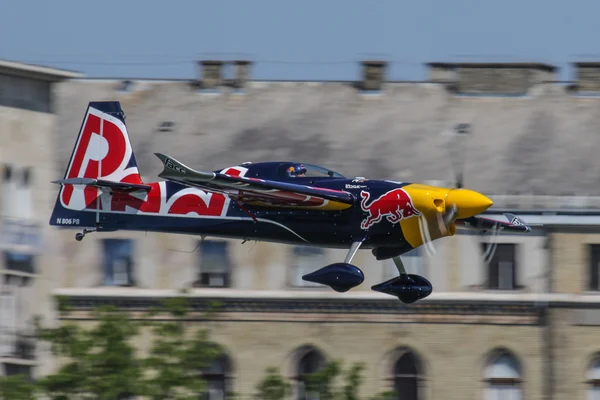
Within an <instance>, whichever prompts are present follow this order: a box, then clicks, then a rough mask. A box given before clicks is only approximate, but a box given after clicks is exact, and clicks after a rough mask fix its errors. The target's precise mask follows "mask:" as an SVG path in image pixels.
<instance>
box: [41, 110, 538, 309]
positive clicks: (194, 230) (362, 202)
mask: <svg viewBox="0 0 600 400" xmlns="http://www.w3.org/2000/svg"><path fill="white" fill-rule="evenodd" d="M155 154H156V156H157V157H158V159H159V160H160V161H161V162H162V164H163V171H162V172H161V173H160V174H159V177H161V178H163V179H164V180H163V181H158V182H152V183H146V182H143V181H142V178H141V176H140V172H139V170H138V166H137V163H136V159H135V155H134V152H133V149H132V147H131V142H130V140H129V136H128V132H127V128H126V125H125V114H124V112H123V110H122V109H121V105H120V103H119V102H116V101H108V102H91V103H89V105H88V108H87V112H86V114H85V117H84V119H83V123H82V125H81V129H80V132H79V136H78V138H77V141H76V144H75V148H74V150H73V153H72V155H71V159H70V161H69V164H68V167H67V171H66V173H65V176H64V178H63V179H61V180H58V181H55V183H58V184H60V185H61V188H60V191H59V193H58V197H57V200H56V204H55V207H54V210H53V212H52V216H51V218H50V224H51V225H54V226H60V227H77V228H80V229H81V228H83V232H82V233H78V234H77V236H76V238H77V239H78V240H81V239H83V237H84V236H85V234H86V233H90V232H102V231H104V232H107V231H118V230H129V231H151V232H167V233H179V234H191V235H199V236H203V237H204V236H214V237H221V238H236V239H242V240H256V241H269V242H277V243H286V244H304V245H311V246H320V247H330V248H346V249H349V253H348V257H346V260H345V262H344V263H337V264H332V265H329V266H326V267H324V268H322V269H320V270H318V271H315V272H313V273H311V274H308V275H306V276H305V277H304V278H305V279H306V280H310V281H313V282H319V283H323V284H326V285H329V286H330V287H332V288H333V289H334V290H337V291H339V292H345V291H347V290H349V289H351V288H352V287H355V286H357V285H358V284H360V283H362V282H363V280H364V275H363V273H362V271H361V270H360V269H358V268H357V267H355V266H353V265H351V264H350V262H351V260H352V258H353V257H354V255H355V253H356V251H357V250H358V249H359V248H365V249H372V251H373V254H374V255H375V256H376V258H377V259H386V258H394V261H395V262H396V265H397V266H398V270H399V272H400V276H399V277H398V278H394V279H392V280H390V281H387V282H383V283H381V284H379V285H375V286H373V287H372V289H373V290H377V291H380V292H384V293H388V294H392V295H394V296H397V297H399V298H400V299H401V300H402V301H404V302H407V303H411V302H413V301H416V300H418V299H421V298H424V297H426V296H428V295H429V294H430V293H431V290H432V288H431V284H430V283H429V282H428V281H427V280H426V279H425V278H424V277H420V276H417V275H412V274H407V273H406V271H405V269H404V267H403V265H402V263H401V260H400V258H399V256H400V255H401V254H403V253H405V252H407V251H409V250H411V249H413V248H416V247H418V246H420V245H422V244H423V243H424V242H426V241H427V240H435V239H438V238H441V237H445V236H450V235H453V234H454V232H455V222H456V223H457V224H460V223H462V225H463V226H466V227H477V229H489V228H490V227H492V226H498V224H500V225H501V226H503V227H505V228H508V229H512V230H515V231H524V232H525V231H529V229H530V228H529V227H528V226H526V225H524V224H523V223H522V221H520V220H519V219H518V218H517V217H515V218H517V219H514V220H513V221H512V222H502V221H490V220H486V219H484V218H481V217H478V216H476V215H475V214H477V213H480V212H482V211H484V210H485V209H487V208H488V207H489V206H491V204H492V202H491V201H490V200H489V199H487V198H486V197H485V196H483V195H481V194H478V193H476V192H473V191H469V190H463V189H459V190H461V192H452V191H453V190H457V189H453V188H450V189H448V188H437V187H433V186H426V185H419V184H411V183H406V182H394V181H389V180H371V179H365V178H346V177H344V176H342V175H341V174H339V173H337V172H334V171H331V170H328V169H326V168H323V167H319V166H316V165H310V164H305V163H299V162H291V161H276V162H273V161H270V162H257V163H250V162H248V163H242V164H240V165H235V166H230V167H228V168H224V169H220V170H215V171H211V172H200V171H196V170H194V169H192V168H190V167H188V166H186V165H184V164H183V163H181V162H179V161H177V160H175V159H173V158H172V157H169V156H167V155H164V154H161V153H155ZM440 218H441V220H442V223H440ZM424 229H425V230H426V231H427V233H426V235H425V236H424V235H423V230H424Z"/></svg>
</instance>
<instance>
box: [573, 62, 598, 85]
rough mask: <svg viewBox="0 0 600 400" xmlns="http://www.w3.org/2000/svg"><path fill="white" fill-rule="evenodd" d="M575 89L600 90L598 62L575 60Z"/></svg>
mask: <svg viewBox="0 0 600 400" xmlns="http://www.w3.org/2000/svg"><path fill="white" fill-rule="evenodd" d="M574 64H575V69H576V71H577V74H576V76H577V78H576V81H577V91H579V92H600V62H598V61H585V62H576V63H574Z"/></svg>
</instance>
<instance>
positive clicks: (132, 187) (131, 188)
mask: <svg viewBox="0 0 600 400" xmlns="http://www.w3.org/2000/svg"><path fill="white" fill-rule="evenodd" d="M52 183H57V184H59V185H83V186H90V187H95V188H98V189H102V190H111V191H114V192H126V193H127V192H135V191H138V190H142V191H145V192H148V191H149V190H150V189H152V186H148V185H139V184H136V183H126V182H113V181H107V180H104V179H92V178H70V179H60V180H57V181H52Z"/></svg>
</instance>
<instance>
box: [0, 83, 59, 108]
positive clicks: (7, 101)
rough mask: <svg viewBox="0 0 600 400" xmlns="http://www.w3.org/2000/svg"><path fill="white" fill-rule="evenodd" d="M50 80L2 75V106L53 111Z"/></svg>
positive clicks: (0, 87) (0, 96) (0, 103)
mask: <svg viewBox="0 0 600 400" xmlns="http://www.w3.org/2000/svg"><path fill="white" fill-rule="evenodd" d="M50 85H51V83H50V82H47V81H42V80H36V79H31V78H24V77H19V76H8V75H0V106H6V107H15V108H22V109H25V110H32V111H40V112H46V113H47V112H51V107H50V99H51V94H50Z"/></svg>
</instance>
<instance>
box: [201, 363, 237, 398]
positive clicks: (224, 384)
mask: <svg viewBox="0 0 600 400" xmlns="http://www.w3.org/2000/svg"><path fill="white" fill-rule="evenodd" d="M202 379H204V381H205V382H206V387H205V389H204V393H203V394H202V397H201V398H202V400H224V399H227V398H228V396H229V395H230V394H231V393H232V390H231V382H230V379H231V362H230V360H229V357H227V355H225V354H223V355H221V357H219V358H217V359H216V360H214V361H213V362H212V363H211V364H210V366H209V367H208V368H206V369H204V370H203V371H202Z"/></svg>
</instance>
